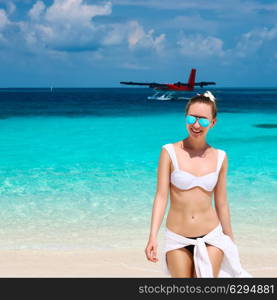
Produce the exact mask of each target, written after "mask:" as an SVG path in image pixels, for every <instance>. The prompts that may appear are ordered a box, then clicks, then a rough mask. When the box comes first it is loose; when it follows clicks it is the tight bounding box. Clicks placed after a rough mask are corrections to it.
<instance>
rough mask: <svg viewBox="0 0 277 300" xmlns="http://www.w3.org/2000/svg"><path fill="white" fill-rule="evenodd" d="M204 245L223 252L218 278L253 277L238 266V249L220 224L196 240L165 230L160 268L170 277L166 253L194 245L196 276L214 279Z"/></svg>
mask: <svg viewBox="0 0 277 300" xmlns="http://www.w3.org/2000/svg"><path fill="white" fill-rule="evenodd" d="M205 243H207V244H210V245H212V246H215V247H217V248H219V249H221V250H222V251H223V252H224V257H223V260H222V263H221V266H220V271H219V274H218V277H253V276H252V275H250V274H249V273H248V272H247V271H245V270H244V269H243V268H242V266H241V264H240V259H239V253H238V248H237V246H236V245H235V243H234V242H233V241H232V239H231V238H230V237H229V236H228V235H226V234H224V233H223V231H222V226H221V224H220V223H219V225H218V226H217V227H216V228H215V229H213V230H212V231H210V232H209V233H207V234H206V235H205V236H204V237H202V238H196V239H190V238H187V237H184V236H182V235H179V234H177V233H175V232H173V231H171V230H169V229H168V228H166V231H165V243H164V249H163V251H162V258H161V263H162V268H163V270H164V272H165V274H167V275H170V272H169V270H168V268H167V262H166V252H167V251H170V250H174V249H179V248H183V247H185V246H188V245H194V255H193V261H194V266H195V271H196V276H197V277H214V276H213V269H212V265H211V262H210V259H209V255H208V251H207V247H206V244H205Z"/></svg>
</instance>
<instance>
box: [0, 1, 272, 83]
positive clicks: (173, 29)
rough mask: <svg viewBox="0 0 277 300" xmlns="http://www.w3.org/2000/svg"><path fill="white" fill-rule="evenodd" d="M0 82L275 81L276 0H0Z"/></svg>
mask: <svg viewBox="0 0 277 300" xmlns="http://www.w3.org/2000/svg"><path fill="white" fill-rule="evenodd" d="M0 64H1V68H0V76H1V77H0V78H1V81H0V87H1V88H5V87H49V86H54V87H121V85H120V84H119V82H120V81H142V82H153V81H154V82H161V83H173V82H176V81H182V82H183V81H185V82H186V81H187V78H188V75H189V72H190V70H191V68H196V69H197V75H196V76H197V78H196V79H197V81H215V82H216V83H217V86H218V87H277V76H276V73H277V1H270V0H268V1H262V0H255V1H254V0H213V1H206V0H194V1H192V0H190V1H187V0H172V1H168V0H111V1H94V0H39V1H32V0H0Z"/></svg>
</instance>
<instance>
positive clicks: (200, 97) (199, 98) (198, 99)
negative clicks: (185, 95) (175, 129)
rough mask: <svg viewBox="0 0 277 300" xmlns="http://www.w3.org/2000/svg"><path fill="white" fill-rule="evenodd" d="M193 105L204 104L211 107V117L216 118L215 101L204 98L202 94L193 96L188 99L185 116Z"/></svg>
mask: <svg viewBox="0 0 277 300" xmlns="http://www.w3.org/2000/svg"><path fill="white" fill-rule="evenodd" d="M194 103H206V104H208V105H210V106H211V108H212V117H213V119H215V118H216V115H217V106H216V100H214V101H212V100H211V99H210V98H209V97H206V96H204V95H203V94H201V95H199V94H198V95H197V96H194V97H192V98H190V99H189V101H188V102H187V104H186V106H185V114H186V115H187V114H188V111H189V108H190V106H191V105H192V104H194Z"/></svg>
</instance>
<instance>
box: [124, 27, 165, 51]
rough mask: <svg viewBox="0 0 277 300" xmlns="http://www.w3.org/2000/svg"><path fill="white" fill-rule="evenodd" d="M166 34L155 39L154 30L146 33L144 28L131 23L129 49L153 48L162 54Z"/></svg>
mask: <svg viewBox="0 0 277 300" xmlns="http://www.w3.org/2000/svg"><path fill="white" fill-rule="evenodd" d="M164 41H165V34H163V33H162V34H160V35H159V36H156V37H154V29H150V30H149V31H148V32H145V31H144V29H143V27H142V26H141V25H140V24H139V23H138V22H137V21H132V22H129V34H128V43H129V48H130V49H134V48H141V47H142V48H153V49H155V50H156V51H157V52H161V51H162V50H163V47H164Z"/></svg>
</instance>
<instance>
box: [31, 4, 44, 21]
mask: <svg viewBox="0 0 277 300" xmlns="http://www.w3.org/2000/svg"><path fill="white" fill-rule="evenodd" d="M45 8H46V6H45V4H44V2H42V1H37V2H36V3H35V4H34V5H33V7H32V8H31V9H30V10H29V12H28V14H29V16H30V18H31V19H33V20H39V19H40V17H41V15H42V13H43V12H44V10H45Z"/></svg>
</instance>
